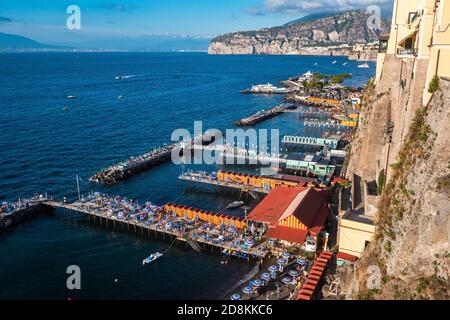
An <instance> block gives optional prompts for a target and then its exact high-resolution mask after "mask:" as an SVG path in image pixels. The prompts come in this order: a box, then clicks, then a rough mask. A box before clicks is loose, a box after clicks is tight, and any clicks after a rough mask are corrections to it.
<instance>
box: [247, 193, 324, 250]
mask: <svg viewBox="0 0 450 320" xmlns="http://www.w3.org/2000/svg"><path fill="white" fill-rule="evenodd" d="M329 213H330V209H329V206H328V202H327V198H326V191H324V190H318V189H315V188H306V187H296V188H289V187H285V186H280V187H276V188H274V189H273V190H272V191H271V192H270V193H269V194H268V195H267V196H266V197H265V198H264V199H263V200H261V202H260V203H259V204H258V205H257V206H256V207H255V208H254V209H253V210H252V211H251V212H250V214H249V215H248V220H249V221H253V222H257V223H261V224H263V225H264V227H265V228H266V230H267V232H266V235H267V237H269V238H271V239H276V240H278V241H280V242H282V243H284V244H286V245H300V246H303V247H304V248H305V249H306V250H310V251H315V250H316V246H317V243H318V240H319V234H320V232H321V231H322V229H323V227H324V224H325V221H326V220H327V217H328V215H329Z"/></svg>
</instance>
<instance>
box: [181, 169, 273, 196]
mask: <svg viewBox="0 0 450 320" xmlns="http://www.w3.org/2000/svg"><path fill="white" fill-rule="evenodd" d="M178 178H179V179H181V180H185V181H191V182H196V183H202V184H206V185H212V186H218V187H222V188H225V189H230V190H233V189H234V190H238V191H242V192H249V193H251V192H256V193H261V194H267V193H269V190H268V189H267V188H264V187H258V186H254V185H250V184H242V183H239V182H235V181H231V180H222V179H219V177H218V176H217V174H216V173H215V172H213V173H207V172H204V171H197V172H195V171H188V172H183V173H182V174H181V175H180V176H179V177H178Z"/></svg>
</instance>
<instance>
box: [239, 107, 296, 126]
mask: <svg viewBox="0 0 450 320" xmlns="http://www.w3.org/2000/svg"><path fill="white" fill-rule="evenodd" d="M295 108H296V106H295V105H293V104H286V103H283V104H280V105H278V106H275V107H273V108H270V109H267V110H262V111H258V112H257V113H255V114H254V115H251V116H250V117H247V118H243V119H241V120H238V121H236V122H235V123H234V124H235V125H236V126H240V127H247V126H254V125H255V124H257V123H260V122H262V121H264V120H267V119H270V118H273V117H275V116H277V115H279V114H281V113H283V112H284V111H285V110H289V109H295Z"/></svg>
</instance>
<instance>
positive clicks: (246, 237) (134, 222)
mask: <svg viewBox="0 0 450 320" xmlns="http://www.w3.org/2000/svg"><path fill="white" fill-rule="evenodd" d="M31 208H33V210H34V212H37V211H38V210H41V209H63V210H64V212H65V213H66V215H71V216H72V214H71V213H74V215H75V214H76V217H78V218H81V217H85V218H87V220H88V221H90V222H93V223H99V224H101V225H104V226H106V227H108V228H109V227H114V228H121V229H122V230H127V231H134V232H135V233H137V234H140V235H142V236H145V235H147V236H150V235H154V236H155V237H162V238H163V239H165V238H167V239H168V240H171V241H173V242H178V243H185V244H186V246H188V245H189V246H191V247H192V248H193V249H194V250H196V251H202V250H206V249H207V248H210V249H211V251H212V252H214V249H218V250H219V251H220V252H221V253H222V252H223V251H224V250H226V251H227V252H230V251H232V252H234V255H236V256H238V257H241V258H245V259H250V258H264V257H265V256H266V255H267V253H268V249H267V248H268V246H267V245H266V243H265V240H264V241H261V240H257V239H255V235H254V233H253V231H249V228H248V226H247V220H246V219H245V218H240V217H234V216H229V215H225V214H221V213H214V212H210V211H206V210H200V209H195V208H192V207H189V206H185V205H177V204H172V203H168V204H166V205H165V206H157V205H155V204H153V203H151V202H146V203H145V204H143V205H140V204H138V203H137V201H134V200H130V199H127V198H125V197H121V196H115V197H109V196H107V195H104V194H101V193H98V192H95V193H90V194H89V195H88V196H87V197H82V198H80V199H79V200H76V201H74V202H72V203H66V201H57V200H55V199H52V198H48V197H39V198H36V199H34V200H33V206H32V207H30V208H28V209H31ZM20 210H21V211H23V210H25V208H22V209H20ZM15 214H17V211H15Z"/></svg>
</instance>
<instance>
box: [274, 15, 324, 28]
mask: <svg viewBox="0 0 450 320" xmlns="http://www.w3.org/2000/svg"><path fill="white" fill-rule="evenodd" d="M332 15H333V13H312V14H309V15H307V16H304V17H302V18H298V19H295V20H292V21H289V22H288V23H285V24H284V25H283V26H286V27H287V26H290V25H293V24H299V23H303V22H310V21H314V20H318V19H322V18H326V17H329V16H332Z"/></svg>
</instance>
